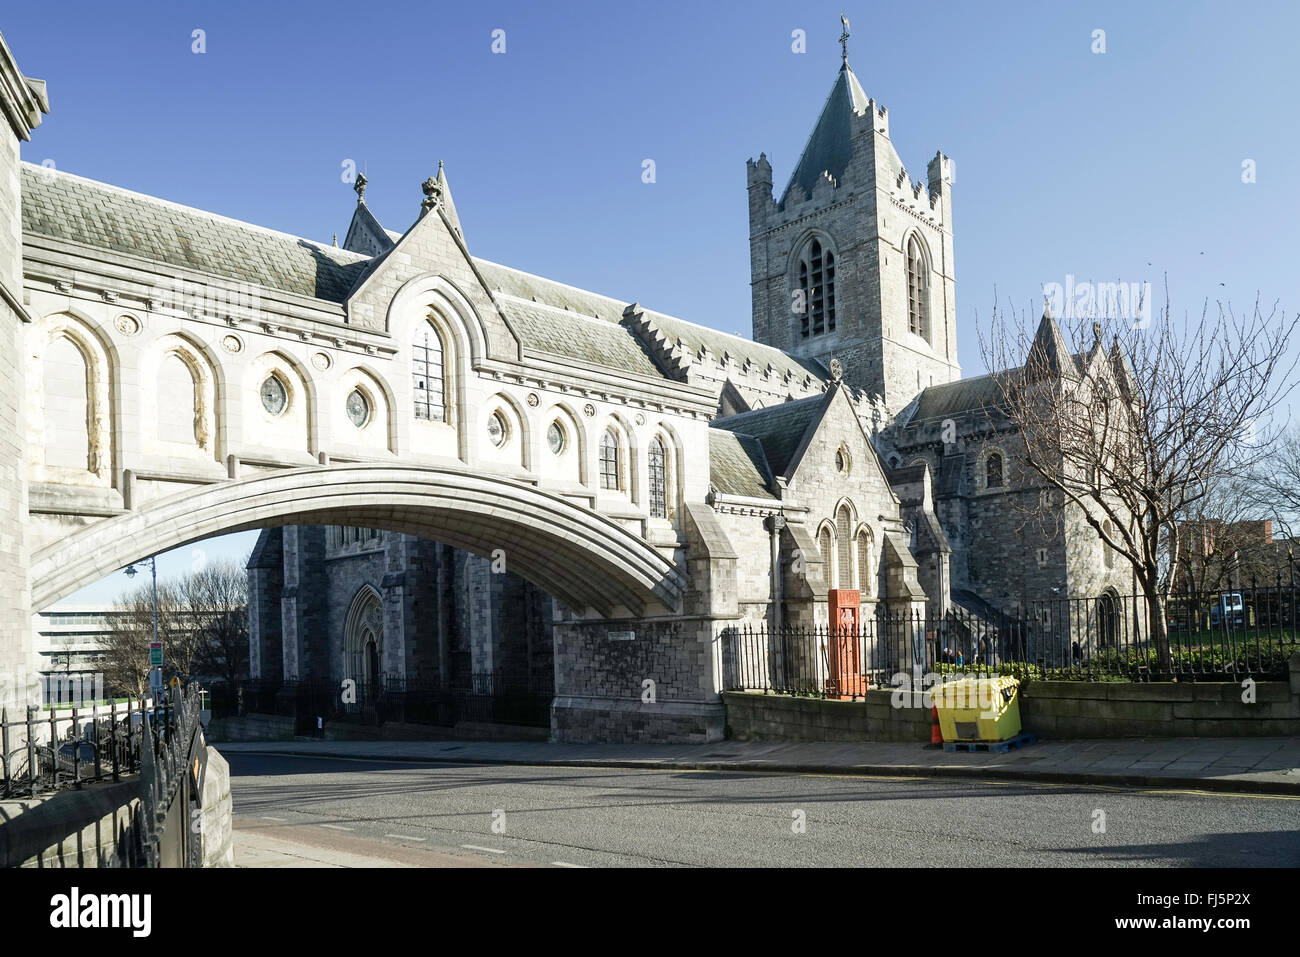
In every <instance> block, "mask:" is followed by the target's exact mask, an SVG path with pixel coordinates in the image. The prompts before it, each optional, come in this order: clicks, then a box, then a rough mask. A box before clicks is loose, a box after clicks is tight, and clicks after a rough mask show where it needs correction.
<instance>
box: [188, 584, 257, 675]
mask: <svg viewBox="0 0 1300 957" xmlns="http://www.w3.org/2000/svg"><path fill="white" fill-rule="evenodd" d="M179 588H180V592H181V600H182V607H183V608H184V609H185V611H186V613H187V614H188V615H189V616H190V619H191V626H192V628H193V629H194V634H195V638H196V639H197V646H198V648H197V654H196V659H195V668H196V670H198V671H200V672H202V673H203V674H205V675H211V676H214V677H219V678H222V679H224V680H225V681H227V682H229V683H230V684H231V685H234V684H235V683H236V682H238V681H239V679H240V678H243V677H245V676H247V674H248V573H247V572H246V571H245V569H244V565H243V563H242V562H236V561H233V560H230V559H226V560H223V561H219V562H211V563H209V564H207V565H206V566H205V567H204V568H203V569H201V570H199V571H196V572H193V573H191V574H190V575H187V576H186V577H185V578H183V579H181V581H180V582H179Z"/></svg>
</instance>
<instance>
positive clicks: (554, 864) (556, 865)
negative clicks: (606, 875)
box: [551, 861, 587, 870]
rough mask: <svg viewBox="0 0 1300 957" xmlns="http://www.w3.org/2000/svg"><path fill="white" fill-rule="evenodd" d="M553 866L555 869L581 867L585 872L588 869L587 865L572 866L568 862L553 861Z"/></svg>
mask: <svg viewBox="0 0 1300 957" xmlns="http://www.w3.org/2000/svg"><path fill="white" fill-rule="evenodd" d="M551 866H553V867H580V868H582V869H583V870H586V869H587V865H586V864H570V863H569V862H568V861H551Z"/></svg>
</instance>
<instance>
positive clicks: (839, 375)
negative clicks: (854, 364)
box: [831, 359, 844, 385]
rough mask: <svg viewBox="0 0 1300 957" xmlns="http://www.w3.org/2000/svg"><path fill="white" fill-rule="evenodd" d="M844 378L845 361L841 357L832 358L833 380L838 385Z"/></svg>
mask: <svg viewBox="0 0 1300 957" xmlns="http://www.w3.org/2000/svg"><path fill="white" fill-rule="evenodd" d="M843 380H844V363H842V362H840V360H839V359H832V360H831V381H832V382H834V383H835V384H836V385H838V384H839V383H840V382H842V381H843Z"/></svg>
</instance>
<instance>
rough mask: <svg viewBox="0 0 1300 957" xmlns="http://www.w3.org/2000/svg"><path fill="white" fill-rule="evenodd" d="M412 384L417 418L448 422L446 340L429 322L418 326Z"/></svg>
mask: <svg viewBox="0 0 1300 957" xmlns="http://www.w3.org/2000/svg"><path fill="white" fill-rule="evenodd" d="M411 384H412V388H413V395H414V400H415V417H416V418H417V419H428V420H429V421H430V422H446V421H447V399H446V390H447V381H446V375H445V373H444V371H443V355H442V338H441V337H440V336H439V335H438V330H436V329H435V328H433V326H432V325H430V324H429V323H428V322H421V323H418V324H417V325H416V327H415V336H414V338H413V339H412V341H411Z"/></svg>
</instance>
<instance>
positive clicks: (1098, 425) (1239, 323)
mask: <svg viewBox="0 0 1300 957" xmlns="http://www.w3.org/2000/svg"><path fill="white" fill-rule="evenodd" d="M1142 312H1143V311H1142V309H1141V307H1140V306H1139V308H1138V309H1137V310H1136V313H1137V315H1139V316H1141V315H1142ZM1297 322H1300V315H1297V316H1296V317H1294V318H1291V319H1287V318H1286V317H1285V316H1283V315H1280V314H1279V312H1278V310H1277V308H1276V306H1275V307H1274V309H1273V310H1272V311H1271V312H1270V313H1269V314H1268V315H1264V314H1263V313H1262V311H1261V309H1260V306H1259V304H1258V302H1257V303H1256V304H1255V308H1254V310H1253V312H1252V313H1251V314H1250V315H1248V316H1238V315H1237V314H1236V313H1234V312H1233V311H1232V309H1231V307H1230V306H1223V305H1220V307H1219V308H1218V309H1217V310H1214V311H1211V309H1210V308H1209V307H1208V305H1207V307H1206V308H1204V309H1203V310H1202V312H1201V316H1200V318H1199V320H1192V319H1188V320H1184V321H1181V322H1179V321H1176V320H1175V319H1174V317H1173V315H1172V312H1171V309H1170V307H1169V305H1168V303H1167V302H1166V306H1165V308H1164V309H1163V310H1162V311H1161V312H1160V313H1159V314H1157V315H1155V316H1154V317H1152V316H1149V315H1148V316H1147V318H1145V320H1142V321H1134V319H1133V318H1132V317H1131V316H1130V317H1118V316H1110V317H1103V318H1097V317H1095V316H1083V317H1078V318H1074V319H1070V320H1066V321H1065V322H1064V329H1062V326H1061V325H1059V324H1058V323H1057V322H1056V320H1054V319H1053V318H1052V316H1051V314H1050V311H1049V312H1046V313H1045V314H1044V316H1043V318H1042V321H1041V322H1040V323H1039V325H1038V329H1037V332H1036V333H1035V334H1034V335H1033V337H1032V339H1031V337H1030V335H1029V329H1028V327H1027V325H1026V324H1025V323H1024V321H1023V319H1022V318H1020V317H1017V316H1015V314H1014V313H1012V314H1011V315H1010V317H1008V316H1007V314H1005V313H1003V312H1001V311H998V310H995V312H994V316H993V321H992V329H991V334H990V337H989V339H988V340H987V341H985V340H984V339H983V336H982V335H981V350H982V352H983V354H984V359H985V362H986V364H987V365H988V366H989V368H992V369H1003V370H1008V371H1005V372H1001V373H999V374H997V375H995V376H994V380H995V382H996V383H997V388H996V390H995V392H996V395H997V399H996V403H995V404H996V406H997V408H996V409H990V410H986V411H987V412H988V413H989V414H990V415H997V416H1000V417H1003V418H1005V419H1007V420H1009V421H1010V422H1012V423H1013V424H1014V426H1015V428H1016V430H1017V432H1018V434H1019V438H1020V443H1019V446H1020V458H1021V460H1022V461H1021V464H1022V465H1023V467H1024V468H1026V469H1027V470H1029V471H1030V472H1031V473H1034V474H1036V475H1037V476H1038V477H1040V478H1041V479H1042V481H1043V482H1044V483H1045V484H1046V485H1047V486H1049V487H1050V488H1052V489H1054V490H1056V491H1058V492H1059V493H1060V497H1061V500H1062V501H1064V502H1065V503H1067V505H1068V506H1072V507H1074V508H1076V509H1077V510H1078V513H1079V514H1080V515H1082V517H1083V519H1084V520H1085V521H1086V523H1087V524H1088V525H1089V526H1091V527H1092V528H1093V529H1094V530H1095V531H1096V533H1097V535H1098V536H1099V537H1100V539H1101V540H1102V541H1103V542H1104V543H1105V544H1106V545H1107V546H1108V547H1109V548H1110V549H1112V550H1113V552H1114V553H1115V554H1116V555H1119V556H1121V557H1123V558H1124V559H1125V560H1126V561H1127V562H1128V563H1129V564H1130V565H1131V566H1132V568H1133V574H1134V578H1135V580H1136V582H1137V584H1138V587H1139V588H1140V589H1141V591H1142V593H1143V596H1144V598H1145V606H1146V624H1147V633H1148V636H1149V637H1150V639H1151V641H1152V643H1153V644H1154V646H1155V649H1156V654H1157V659H1158V663H1159V667H1160V670H1161V671H1163V672H1165V673H1168V672H1170V671H1171V670H1172V658H1171V655H1170V647H1169V632H1168V625H1167V621H1166V617H1165V615H1166V602H1167V600H1168V598H1169V595H1170V592H1171V590H1172V588H1173V584H1174V580H1175V571H1176V569H1177V568H1178V567H1179V561H1180V557H1181V555H1182V548H1183V542H1182V535H1183V528H1184V524H1183V523H1184V522H1186V521H1187V520H1188V519H1189V518H1191V517H1193V516H1194V515H1195V514H1196V511H1197V508H1198V504H1199V503H1200V502H1201V501H1202V500H1203V499H1205V497H1206V496H1207V495H1209V494H1211V492H1212V491H1213V489H1214V488H1215V487H1216V483H1218V482H1220V481H1221V480H1222V479H1223V477H1224V476H1226V475H1231V474H1244V473H1245V472H1247V471H1249V470H1250V469H1251V468H1252V467H1253V466H1255V465H1256V464H1257V463H1258V462H1259V461H1260V460H1261V458H1262V457H1263V455H1264V454H1265V452H1266V451H1267V450H1268V448H1269V446H1270V444H1271V443H1272V441H1273V439H1274V438H1275V436H1274V434H1273V433H1272V432H1271V431H1270V430H1269V429H1268V428H1267V427H1265V426H1263V425H1261V424H1260V423H1261V420H1262V419H1263V418H1264V417H1265V416H1266V415H1267V413H1268V412H1269V411H1270V410H1271V409H1273V408H1274V407H1275V406H1276V405H1277V404H1278V402H1280V401H1281V400H1282V399H1283V398H1284V397H1285V396H1286V394H1287V393H1289V392H1290V390H1291V389H1292V388H1293V387H1294V383H1293V382H1292V381H1290V379H1291V376H1290V373H1291V371H1292V370H1293V369H1294V359H1292V360H1290V365H1289V366H1288V365H1287V361H1288V360H1287V356H1288V344H1289V341H1290V338H1291V336H1292V334H1293V333H1294V330H1295V327H1296V325H1297ZM1107 342H1108V343H1109V346H1107V345H1106V343H1107ZM1020 357H1027V358H1026V359H1025V361H1024V365H1023V366H1020V367H1018V368H1013V366H1014V364H1015V363H1016V362H1018V361H1020Z"/></svg>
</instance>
